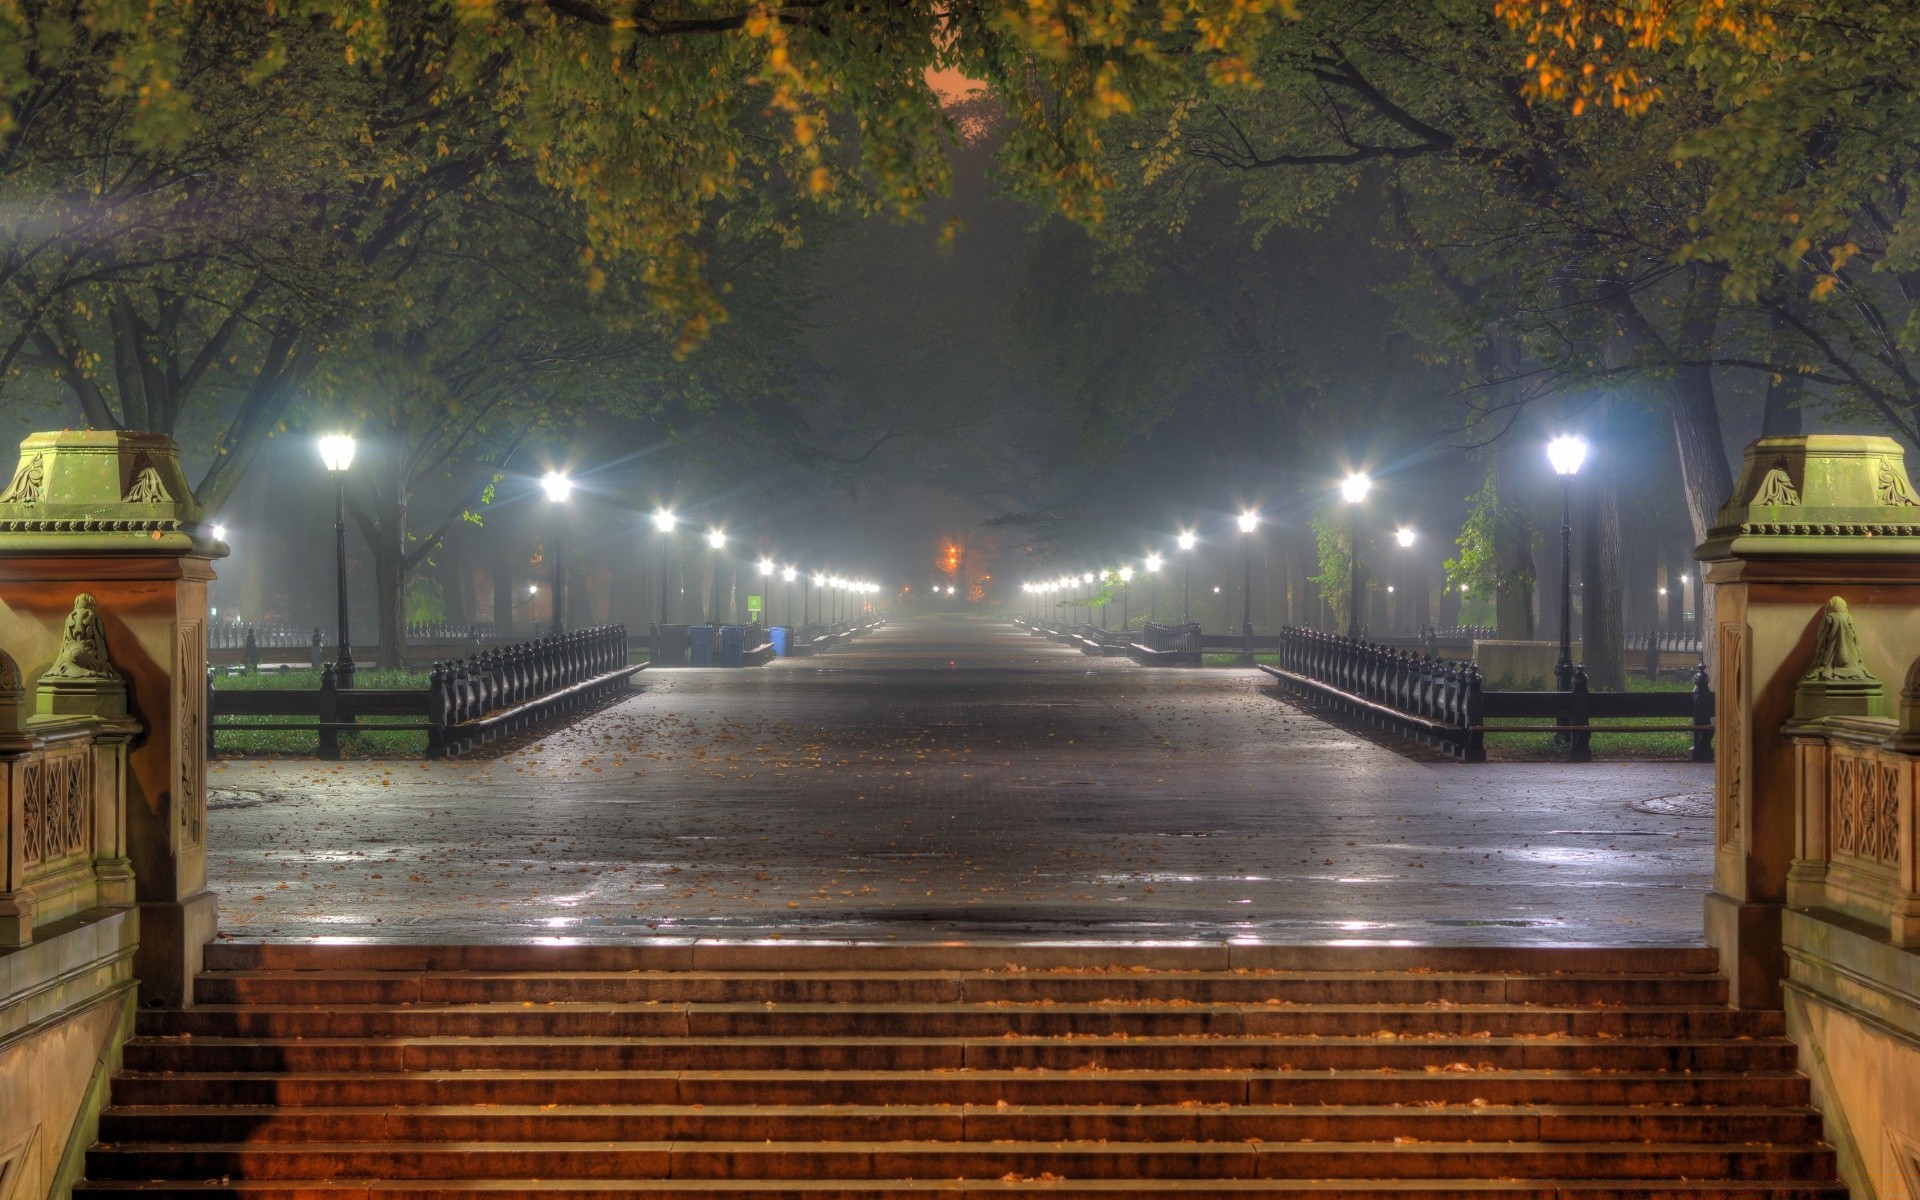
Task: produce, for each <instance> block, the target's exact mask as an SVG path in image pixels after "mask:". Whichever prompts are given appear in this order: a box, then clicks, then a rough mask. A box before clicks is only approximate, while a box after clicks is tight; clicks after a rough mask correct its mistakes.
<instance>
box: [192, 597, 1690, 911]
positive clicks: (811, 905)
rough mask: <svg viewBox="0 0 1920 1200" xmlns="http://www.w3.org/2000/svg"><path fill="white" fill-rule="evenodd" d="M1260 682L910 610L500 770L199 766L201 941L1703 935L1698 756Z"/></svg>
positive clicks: (668, 677)
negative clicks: (1462, 743)
mask: <svg viewBox="0 0 1920 1200" xmlns="http://www.w3.org/2000/svg"><path fill="white" fill-rule="evenodd" d="M1263 679H1264V676H1260V675H1257V674H1256V673H1254V672H1251V671H1238V670H1229V671H1218V670H1205V671H1200V670H1180V669H1171V668H1169V669H1149V668H1143V667H1138V666H1134V665H1132V664H1131V663H1127V662H1124V661H1121V660H1113V659H1108V660H1098V659H1089V658H1085V657H1083V656H1081V655H1079V654H1077V653H1072V652H1068V651H1065V650H1062V649H1060V648H1058V647H1055V646H1053V645H1050V644H1048V643H1045V642H1042V641H1040V640H1038V639H1034V638H1030V637H1028V636H1026V635H1024V634H1022V633H1020V632H1019V631H1018V630H1016V629H1015V628H1014V627H1012V626H1008V625H998V624H988V623H985V622H971V621H963V620H959V619H944V620H933V619H929V620H923V621H914V622H907V623H903V624H900V625H895V626H890V627H888V628H886V629H884V630H882V631H880V632H879V633H877V634H876V635H874V636H872V637H870V638H868V639H866V640H865V641H863V642H861V643H858V644H856V645H854V646H851V647H847V648H844V649H841V650H837V651H834V652H832V653H831V654H828V655H823V656H821V657H817V658H811V659H804V660H788V661H783V662H779V663H777V664H774V665H772V666H769V667H766V668H763V669H760V670H736V671H724V670H688V671H662V672H658V673H651V672H649V673H646V674H643V675H642V676H641V677H640V686H639V688H638V689H637V691H636V693H635V695H634V696H633V697H632V698H631V699H629V700H626V701H623V702H621V703H620V704H618V705H616V706H614V707H611V708H608V709H605V710H603V711H601V712H599V713H597V714H595V715H593V716H590V717H588V718H587V719H585V720H582V721H580V722H578V723H576V724H575V725H573V726H571V727H569V728H567V729H565V730H564V731H559V732H556V733H554V734H552V735H551V736H549V737H547V738H545V739H544V740H542V741H540V742H538V743H537V744H531V745H528V746H526V747H524V748H521V749H519V750H517V751H515V752H513V753H510V754H508V755H505V756H504V757H502V758H499V759H497V760H488V761H468V762H455V763H420V762H415V761H391V762H384V763H377V762H361V763H343V764H320V763H315V762H311V761H287V762H244V761H230V762H222V763H216V764H214V765H213V767H212V772H213V775H212V780H211V782H212V785H213V787H214V788H215V789H216V790H215V793H214V803H213V805H212V808H213V812H212V815H211V819H210V820H211V838H210V841H211V844H212V846H213V847H214V853H213V860H212V867H211V870H212V875H213V886H214V887H216V888H217V889H219V891H220V893H221V898H220V907H221V925H222V930H223V932H224V933H225V934H226V935H228V936H236V937H248V938H254V937H273V938H306V937H351V938H363V937H373V938H400V939H409V940H414V939H417V940H423V941H425V940H433V941H449V940H453V941H488V940H524V939H530V938H553V937H565V938H582V939H606V938H628V937H682V938H693V937H725V938H765V937H782V938H788V939H812V938H867V939H887V938H900V939H913V940H924V939H927V938H937V937H947V936H951V937H964V938H968V939H970V940H976V941H977V940H983V939H985V940H991V939H995V938H1003V937H1004V938H1021V939H1036V938H1037V939H1046V940H1078V939H1108V940H1122V939H1124V940H1148V941H1177V940H1192V939H1205V940H1219V939H1222V938H1239V939H1248V940H1256V941H1274V942H1327V941H1339V940H1346V939H1352V940H1360V941H1368V942H1380V941H1411V942H1426V943H1454V944H1461V943H1467V944H1522V943H1533V944H1539V943H1605V944H1615V945H1638V944H1649V945H1650V944H1691V943H1696V942H1698V941H1699V939H1700V921H1701V917H1700V908H1701V896H1702V894H1703V893H1704V891H1705V889H1706V886H1707V883H1708V878H1709V872H1710V870H1711V863H1710V859H1711V853H1710V847H1709V842H1710V835H1711V826H1712V822H1711V820H1710V819H1709V816H1708V813H1709V808H1708V806H1707V805H1706V803H1705V798H1704V796H1703V795H1702V793H1705V792H1707V791H1708V790H1709V789H1710V788H1711V786H1712V779H1711V769H1710V768H1707V767H1701V766H1690V765H1687V764H1684V763H1671V764H1662V763H1594V764H1587V765H1580V766H1574V765H1561V764H1513V763H1507V764H1489V765H1485V766H1473V767H1467V766H1461V765H1459V764H1456V763H1452V762H1445V761H1436V760H1429V759H1427V758H1424V757H1421V756H1418V755H1414V754H1409V753H1407V752H1404V751H1403V750H1402V749H1401V748H1400V747H1397V746H1395V745H1393V744H1391V743H1376V742H1374V741H1371V740H1369V739H1368V738H1366V737H1364V736H1361V735H1358V734H1355V733H1353V732H1349V731H1347V730H1344V729H1341V728H1339V727H1336V726H1333V725H1329V724H1327V723H1326V722H1324V721H1322V720H1320V719H1318V718H1317V717H1315V716H1312V715H1309V714H1308V713H1306V712H1304V711H1302V710H1300V709H1297V708H1294V707H1293V706H1291V705H1290V704H1288V703H1286V702H1283V701H1281V700H1279V699H1277V698H1276V697H1275V696H1274V694H1273V693H1272V692H1271V691H1269V690H1267V689H1264V688H1263V687H1262V686H1261V682H1262V680H1263Z"/></svg>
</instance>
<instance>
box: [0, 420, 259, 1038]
mask: <svg viewBox="0 0 1920 1200" xmlns="http://www.w3.org/2000/svg"><path fill="white" fill-rule="evenodd" d="M201 515H202V514H201V510H200V506H199V505H198V504H197V503H196V502H195V501H194V499H193V495H192V493H191V492H190V491H189V489H188V487H187V481H186V478H185V476H184V475H183V474H182V473H181V470H180V462H179V452H178V450H177V448H176V447H175V446H174V444H173V443H172V441H170V440H169V439H167V438H165V437H161V436H159V435H156V434H145V433H125V432H105V433H102V432H65V433H37V434H34V435H32V436H30V437H28V438H27V439H26V440H25V441H24V442H22V443H21V446H20V461H19V465H18V466H17V467H16V469H15V470H14V473H13V475H12V477H11V480H10V482H9V483H8V484H7V485H6V487H5V489H4V491H0V581H4V587H0V645H5V646H6V647H7V648H8V649H9V650H11V651H12V653H13V655H14V657H15V658H16V659H17V660H18V661H20V662H22V663H27V664H48V663H56V662H57V660H58V658H59V655H60V650H61V646H62V627H63V625H64V624H65V623H66V622H67V620H68V617H69V614H70V613H71V611H72V610H73V608H74V602H75V597H76V596H77V595H79V594H80V593H83V592H85V593H91V594H92V596H93V597H94V600H95V605H96V607H97V610H98V613H99V623H100V627H101V630H102V632H103V634H104V637H105V641H106V648H107V656H108V657H109V658H110V659H111V662H112V664H113V666H114V668H115V669H116V670H117V671H118V673H119V674H121V675H122V676H124V678H125V684H126V690H125V704H126V713H127V715H128V716H130V717H131V718H133V720H134V721H135V722H137V723H138V725H139V726H140V727H141V728H142V729H144V731H145V732H144V734H142V735H141V736H140V737H138V738H137V739H136V740H135V741H134V742H133V743H132V745H131V746H130V747H129V748H128V751H127V806H126V812H127V829H126V844H127V852H128V857H129V858H130V859H131V860H132V864H133V872H134V894H135V898H136V900H137V903H138V906H139V909H140V921H139V927H140V933H141V936H140V947H139V950H138V952H137V955H136V958H135V962H134V967H135V971H136V973H137V974H138V975H139V978H140V991H141V995H142V996H143V997H144V998H146V999H149V1000H160V1001H163V1002H165V1003H167V1004H171V1005H184V1004H188V1003H191V1001H192V986H193V976H194V975H195V973H197V972H198V970H199V968H200V959H201V948H202V947H203V946H204V945H205V943H206V942H207V940H208V939H210V938H211V937H212V936H213V934H214V931H215V906H214V896H213V893H211V892H209V891H208V890H207V887H206V878H207V872H206V841H205V827H206V752H205V744H206V738H205V719H206V714H205V705H206V620H207V585H208V583H209V582H211V581H212V579H213V569H212V560H213V559H214V558H215V557H218V556H220V555H224V554H225V552H226V550H225V547H224V546H221V545H220V544H219V543H218V542H217V541H215V540H214V539H213V537H212V534H211V531H210V530H208V529H207V528H206V527H205V526H203V525H202V523H201ZM40 682H41V680H40V679H39V678H38V677H34V678H29V679H28V680H26V683H27V686H28V687H30V688H36V694H37V696H39V697H40V699H39V700H38V701H37V704H36V708H42V707H43V708H45V709H46V710H47V711H46V712H45V713H44V714H37V715H45V716H49V717H52V716H58V715H60V711H61V710H64V709H67V708H71V707H73V706H75V705H87V704H95V703H98V702H99V701H100V699H101V697H100V696H99V695H97V694H94V689H91V688H89V687H88V686H87V685H86V684H85V683H84V682H73V681H66V680H61V679H58V678H49V679H47V680H46V682H47V684H48V686H47V687H46V688H44V689H41V688H37V687H36V685H38V684H39V683H40ZM82 693H87V694H85V695H83V694H82Z"/></svg>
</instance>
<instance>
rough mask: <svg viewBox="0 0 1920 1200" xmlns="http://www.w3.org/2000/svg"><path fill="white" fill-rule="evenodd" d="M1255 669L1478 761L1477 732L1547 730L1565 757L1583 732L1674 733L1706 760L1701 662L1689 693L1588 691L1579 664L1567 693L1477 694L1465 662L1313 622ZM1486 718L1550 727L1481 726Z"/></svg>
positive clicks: (1579, 752) (1583, 738)
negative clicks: (1606, 722) (1678, 720)
mask: <svg viewBox="0 0 1920 1200" xmlns="http://www.w3.org/2000/svg"><path fill="white" fill-rule="evenodd" d="M1260 669H1261V670H1263V671H1265V672H1266V673H1267V674H1269V675H1271V676H1273V677H1274V679H1275V680H1276V681H1278V683H1279V684H1280V686H1281V688H1282V689H1283V690H1285V691H1287V692H1289V693H1291V694H1293V695H1296V696H1299V697H1301V698H1302V699H1305V700H1308V701H1310V702H1312V703H1314V704H1317V705H1320V706H1321V707H1324V708H1329V709H1331V710H1333V711H1335V712H1337V713H1339V714H1341V715H1343V716H1346V717H1349V718H1352V719H1355V720H1358V721H1361V722H1364V723H1366V724H1369V725H1373V726H1375V727H1377V728H1380V729H1383V730H1385V731H1387V732H1389V733H1393V734H1397V735H1399V736H1402V737H1407V738H1411V739H1413V740H1415V741H1418V742H1420V743H1422V744H1423V745H1428V746H1433V747H1436V748H1438V749H1441V750H1444V751H1446V752H1447V753H1449V754H1451V755H1453V756H1454V757H1455V758H1458V759H1460V760H1462V761H1463V762H1485V761H1486V757H1487V750H1486V735H1487V734H1488V733H1489V732H1493V733H1552V734H1556V735H1558V736H1560V737H1562V738H1564V739H1565V743H1566V747H1567V758H1568V760H1569V761H1571V762H1586V761H1589V760H1590V759H1591V758H1592V756H1593V749H1592V743H1593V734H1594V733H1595V732H1601V733H1651V732H1683V733H1687V734H1689V735H1691V737H1692V753H1691V757H1692V758H1693V760H1694V761H1695V762H1711V761H1713V691H1712V689H1711V688H1710V687H1709V686H1708V682H1707V672H1706V668H1705V666H1704V665H1701V666H1698V667H1697V668H1696V670H1695V675H1694V681H1693V689H1692V691H1691V692H1594V691H1592V690H1591V689H1590V688H1589V686H1588V683H1587V673H1586V669H1585V668H1584V667H1577V668H1576V669H1575V671H1574V676H1573V686H1572V688H1571V689H1570V690H1568V691H1553V692H1520V691H1499V692H1491V691H1487V690H1486V688H1485V685H1484V682H1483V680H1482V679H1481V676H1480V668H1479V667H1477V666H1475V665H1474V664H1473V663H1470V662H1464V661H1459V660H1454V659H1444V658H1435V657H1432V656H1430V655H1426V654H1416V653H1414V652H1412V651H1411V650H1406V649H1400V648H1396V647H1391V646H1381V645H1378V644H1375V643H1372V642H1367V641H1362V640H1360V639H1356V638H1348V637H1342V636H1340V635H1339V634H1333V633H1324V632H1322V631H1320V630H1316V629H1296V628H1289V629H1286V630H1283V631H1282V632H1281V634H1280V653H1279V664H1278V665H1277V666H1271V667H1270V666H1266V665H1265V664H1262V665H1261V667H1260ZM1660 717H1685V718H1688V720H1689V723H1688V724H1686V725H1657V726H1646V725H1614V726H1599V727H1596V726H1595V725H1594V722H1595V721H1596V720H1602V719H1619V718H1660ZM1489 719H1521V720H1528V719H1531V720H1534V721H1537V722H1546V721H1551V722H1552V724H1550V725H1549V724H1533V725H1499V726H1489V725H1488V724H1487V722H1488V720H1489Z"/></svg>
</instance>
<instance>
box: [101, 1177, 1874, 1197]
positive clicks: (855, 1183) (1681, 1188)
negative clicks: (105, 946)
mask: <svg viewBox="0 0 1920 1200" xmlns="http://www.w3.org/2000/svg"><path fill="white" fill-rule="evenodd" d="M73 1194H74V1196H75V1197H77V1198H80V1200H106V1198H108V1197H116V1198H120V1200H124V1198H126V1197H128V1196H138V1197H140V1198H141V1200H175V1198H177V1200H209V1197H212V1196H219V1197H223V1198H226V1197H232V1198H241V1200H389V1198H390V1200H510V1198H513V1197H527V1198H528V1200H604V1198H606V1197H619V1196H636V1197H645V1198H646V1200H707V1198H710V1197H714V1196H729V1197H731V1196H751V1197H754V1198H755V1200H962V1198H970V1197H976V1196H980V1195H992V1196H995V1197H1001V1198H1007V1200H1051V1198H1054V1197H1059V1196H1063V1195H1066V1196H1072V1195H1085V1196H1127V1197H1132V1196H1148V1197H1154V1196H1166V1197H1169V1198H1175V1197H1177V1198H1179V1200H1216V1198H1218V1200H1231V1198H1235V1197H1247V1196H1283V1197H1289V1198H1292V1200H1378V1198H1381V1197H1391V1198H1399V1197H1405V1198H1406V1200H1847V1189H1846V1188H1844V1187H1842V1186H1840V1185H1838V1184H1834V1183H1831V1182H1822V1181H1819V1180H1811V1179H1810V1180H1791V1179H1788V1180H1762V1181H1752V1182H1745V1181H1723V1180H1646V1179H1621V1180H1522V1179H1447V1180H1428V1179H1354V1180H1345V1181H1341V1180H1323V1179H1217V1180H1216V1179H1119V1180H1107V1179H1053V1180H1042V1179H1020V1178H1018V1177H1013V1178H1001V1179H969V1180H908V1179H882V1180H806V1181H802V1180H793V1179H725V1180H699V1179H692V1180H687V1179H673V1180H649V1179H631V1180H629V1179H615V1180H599V1179H489V1180H393V1179H386V1180H380V1181H379V1182H377V1183H374V1184H366V1183H356V1182H352V1181H341V1180H328V1181H324V1182H322V1181H317V1180H309V1181H284V1182H276V1181H264V1180H204V1181H179V1182H175V1181H167V1180H98V1181H87V1182H84V1183H81V1184H79V1185H77V1186H76V1187H75V1189H74V1193H73Z"/></svg>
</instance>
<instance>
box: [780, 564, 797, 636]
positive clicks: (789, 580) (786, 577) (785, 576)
mask: <svg viewBox="0 0 1920 1200" xmlns="http://www.w3.org/2000/svg"><path fill="white" fill-rule="evenodd" d="M799 574H800V572H799V571H797V570H795V569H794V568H792V567H788V568H787V569H786V570H784V571H782V572H780V579H781V581H782V582H784V583H785V584H786V585H787V624H788V625H789V626H791V625H792V624H793V581H794V579H795V578H796V577H797V576H798V575H799Z"/></svg>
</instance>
